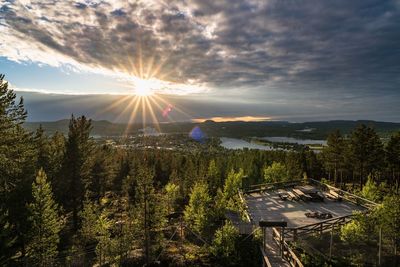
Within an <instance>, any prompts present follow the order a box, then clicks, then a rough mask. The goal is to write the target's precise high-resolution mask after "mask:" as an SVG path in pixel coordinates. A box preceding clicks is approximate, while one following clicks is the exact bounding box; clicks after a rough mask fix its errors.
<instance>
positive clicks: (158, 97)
mask: <svg viewBox="0 0 400 267" xmlns="http://www.w3.org/2000/svg"><path fill="white" fill-rule="evenodd" d="M154 98H156V99H157V100H159V101H161V102H163V103H164V104H166V105H168V104H170V103H168V102H167V101H166V100H165V99H163V98H162V97H161V96H159V95H154ZM174 109H175V110H176V111H178V112H179V113H181V114H182V115H185V116H186V117H188V118H193V115H191V114H189V113H187V112H185V111H183V110H182V109H181V108H179V107H177V106H174Z"/></svg>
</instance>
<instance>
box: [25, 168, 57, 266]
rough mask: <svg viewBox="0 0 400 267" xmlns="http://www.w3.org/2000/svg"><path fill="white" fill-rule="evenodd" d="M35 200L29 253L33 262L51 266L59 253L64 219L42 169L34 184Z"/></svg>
mask: <svg viewBox="0 0 400 267" xmlns="http://www.w3.org/2000/svg"><path fill="white" fill-rule="evenodd" d="M32 196H33V202H32V203H31V204H29V206H28V210H29V213H30V216H29V221H30V223H31V231H30V241H29V244H28V255H29V258H30V260H31V262H32V264H34V265H37V266H51V265H53V264H54V263H55V258H56V256H57V254H58V250H57V246H58V244H59V242H60V237H59V233H60V231H61V229H62V227H63V219H62V218H61V217H60V215H59V208H58V205H57V204H56V203H55V201H54V199H53V193H52V191H51V185H50V183H49V182H47V177H46V174H45V173H44V171H43V170H42V169H41V170H39V172H38V175H37V176H36V180H35V182H34V183H33V184H32Z"/></svg>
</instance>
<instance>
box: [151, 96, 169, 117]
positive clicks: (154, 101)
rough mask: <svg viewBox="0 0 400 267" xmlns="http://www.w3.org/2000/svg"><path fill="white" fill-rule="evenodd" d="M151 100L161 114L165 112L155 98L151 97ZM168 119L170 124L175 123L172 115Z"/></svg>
mask: <svg viewBox="0 0 400 267" xmlns="http://www.w3.org/2000/svg"><path fill="white" fill-rule="evenodd" d="M149 100H150V101H151V102H152V104H154V105H155V106H156V107H157V108H158V110H159V111H160V113H161V112H163V110H164V108H163V107H162V106H161V105H160V104H159V103H158V102H157V101H156V100H155V99H154V97H150V98H149ZM168 105H171V104H168ZM171 106H173V105H171ZM166 119H167V120H168V121H169V122H175V121H174V119H173V117H172V116H171V115H168V116H166Z"/></svg>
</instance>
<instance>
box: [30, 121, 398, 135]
mask: <svg viewBox="0 0 400 267" xmlns="http://www.w3.org/2000/svg"><path fill="white" fill-rule="evenodd" d="M68 124H69V120H67V119H65V120H59V121H54V122H26V123H25V124H24V127H25V128H26V129H27V130H29V131H34V130H36V129H37V128H38V127H39V125H42V127H43V128H44V129H45V131H46V132H47V133H48V134H53V133H55V132H56V131H58V132H61V133H64V134H67V132H68ZM359 124H366V125H369V126H372V127H374V128H375V130H376V131H377V132H378V133H379V135H380V136H381V137H389V136H390V135H391V133H393V132H396V131H400V123H393V122H379V121H368V120H363V121H344V120H337V121H319V122H303V123H290V122H287V121H265V122H214V121H205V122H203V123H192V122H177V123H162V124H160V125H159V127H160V130H161V132H163V133H189V132H190V131H191V130H192V129H193V128H194V127H195V126H199V127H200V129H201V130H202V131H203V132H204V133H205V134H207V135H208V136H213V137H222V136H224V137H236V138H242V137H248V136H257V137H263V136H287V137H297V138H307V139H325V138H326V137H327V135H328V134H329V133H330V132H332V131H334V130H336V129H339V130H340V131H341V132H342V133H343V134H349V133H350V132H351V130H353V129H354V128H355V127H356V126H357V125H359ZM92 125H93V131H92V135H94V136H120V135H123V134H136V133H138V130H139V129H141V128H143V125H142V124H132V125H129V127H128V125H127V124H123V123H112V122H109V121H105V120H102V121H92ZM146 126H149V127H155V126H154V125H152V124H147V125H146ZM155 128H156V127H155Z"/></svg>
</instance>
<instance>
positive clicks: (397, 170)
mask: <svg viewBox="0 0 400 267" xmlns="http://www.w3.org/2000/svg"><path fill="white" fill-rule="evenodd" d="M386 160H387V162H388V164H389V168H390V171H391V175H392V180H393V181H392V183H396V189H397V190H398V189H399V184H400V132H397V133H396V134H394V135H392V136H391V137H390V140H389V142H388V144H387V146H386Z"/></svg>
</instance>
